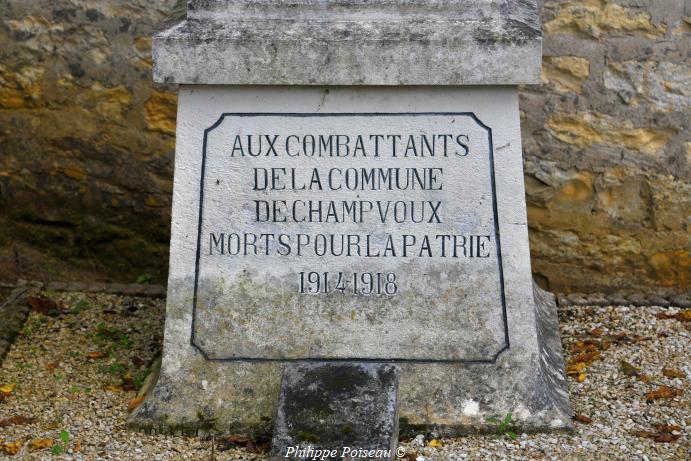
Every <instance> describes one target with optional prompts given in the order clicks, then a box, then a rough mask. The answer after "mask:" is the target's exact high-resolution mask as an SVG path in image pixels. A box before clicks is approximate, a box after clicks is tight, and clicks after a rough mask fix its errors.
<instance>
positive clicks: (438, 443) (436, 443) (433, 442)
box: [427, 439, 443, 448]
mask: <svg viewBox="0 0 691 461" xmlns="http://www.w3.org/2000/svg"><path fill="white" fill-rule="evenodd" d="M427 445H428V446H430V447H432V448H439V447H441V446H442V445H443V443H441V440H439V439H432V440H430V441H429V442H427Z"/></svg>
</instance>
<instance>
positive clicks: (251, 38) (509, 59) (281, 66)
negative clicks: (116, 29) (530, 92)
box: [153, 0, 541, 85]
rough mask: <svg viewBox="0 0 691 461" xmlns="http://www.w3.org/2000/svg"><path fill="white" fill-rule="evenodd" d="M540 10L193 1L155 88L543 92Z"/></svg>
mask: <svg viewBox="0 0 691 461" xmlns="http://www.w3.org/2000/svg"><path fill="white" fill-rule="evenodd" d="M540 57H541V32H540V24H539V19H538V15H537V7H536V3H535V2H534V1H526V0H481V1H478V0H425V1H420V0H407V1H395V0H376V1H365V0H342V1H328V2H323V1H318V0H300V1H297V2H283V1H275V0H269V1H261V2H236V1H231V0H225V1H212V2H209V1H205V0H200V1H191V2H190V4H189V11H188V19H187V20H186V21H184V22H182V23H180V24H178V25H176V26H174V27H172V28H170V29H168V30H166V31H164V32H161V33H159V34H157V35H156V36H155V37H154V54H153V58H154V79H155V80H156V81H158V82H165V83H184V84H235V85H244V84H256V85H510V84H518V83H536V82H537V81H538V80H539V75H540Z"/></svg>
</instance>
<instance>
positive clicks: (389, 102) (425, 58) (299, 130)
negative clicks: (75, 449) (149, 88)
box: [129, 0, 571, 435]
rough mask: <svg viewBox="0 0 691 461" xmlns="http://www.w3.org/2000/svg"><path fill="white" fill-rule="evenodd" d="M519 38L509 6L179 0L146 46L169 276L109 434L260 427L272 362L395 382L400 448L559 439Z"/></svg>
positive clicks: (552, 327) (267, 416) (531, 16)
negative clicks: (151, 338) (505, 427)
mask: <svg viewBox="0 0 691 461" xmlns="http://www.w3.org/2000/svg"><path fill="white" fill-rule="evenodd" d="M540 44H541V35H540V28H539V21H538V18H537V11H536V8H535V5H534V2H530V1H528V2H526V1H511V0H505V1H495V0H482V1H479V0H478V1H463V0H448V1H423V2H418V1H416V2H412V1H410V2H408V1H403V2H401V1H395V2H394V1H388V0H378V1H374V2H365V1H356V0H350V1H327V2H323V1H319V2H317V1H308V0H303V1H298V2H284V1H260V2H237V1H222V0H214V1H211V0H198V1H194V0H193V1H191V2H190V4H189V10H188V19H187V20H186V21H184V22H183V23H181V24H179V25H176V26H174V27H172V28H171V29H169V30H167V31H164V32H162V33H161V34H159V35H157V36H156V37H155V38H154V75H155V78H156V79H157V80H158V81H165V82H169V83H178V84H180V95H179V111H178V125H177V146H176V162H175V184H174V198H173V217H172V220H173V222H172V236H171V257H170V276H169V283H168V308H167V314H166V315H167V317H166V330H165V339H164V351H163V362H162V369H161V374H160V378H159V381H158V383H157V385H156V387H155V389H154V390H153V391H152V392H151V393H150V395H148V396H147V399H146V400H145V402H144V403H143V404H142V405H141V406H140V407H139V408H138V409H137V410H136V411H135V412H134V413H133V414H132V416H131V418H130V422H129V423H130V426H131V427H133V428H138V429H143V430H153V431H170V430H173V431H183V432H199V431H215V432H220V433H241V432H245V433H255V432H263V431H266V430H267V429H269V428H270V427H271V426H272V424H273V421H274V419H275V415H276V411H277V405H278V396H279V387H280V380H281V375H282V373H283V369H284V367H285V366H286V365H287V364H297V365H299V364H300V363H302V362H310V361H321V362H327V363H328V362H334V363H342V362H350V361H362V362H368V361H370V362H377V363H391V364H395V365H397V366H398V367H399V368H400V384H399V388H398V401H399V413H400V427H401V431H402V432H403V433H405V432H413V431H419V430H428V429H432V428H434V429H435V430H437V431H439V432H440V433H441V434H447V435H451V434H460V433H467V432H476V431H486V430H491V429H492V427H493V426H492V425H491V424H489V423H488V422H487V419H488V418H490V417H503V416H504V415H505V414H506V413H508V412H511V413H512V414H513V420H514V421H515V423H516V425H517V427H518V429H519V430H554V429H564V428H569V427H571V416H570V408H569V403H568V397H567V394H566V383H565V381H564V379H563V361H562V358H561V346H560V342H559V336H558V324H557V318H556V308H555V304H554V301H553V299H552V297H551V295H548V294H546V293H544V292H542V291H540V290H539V289H536V288H534V287H533V282H532V278H531V270H530V253H529V248H528V228H527V222H526V209H525V199H524V196H525V195H524V186H523V170H522V158H521V135H520V125H519V111H518V96H517V92H516V85H517V84H522V83H537V82H539V75H540V59H541V56H540ZM260 142H261V145H260V144H259V143H260ZM315 171H316V173H315ZM349 172H350V173H349ZM348 174H350V179H349V177H348V176H347V175H348ZM391 174H398V175H401V177H405V178H406V179H407V180H408V181H410V182H409V183H408V187H405V188H402V187H400V186H401V185H400V184H398V185H396V184H393V185H392V183H391V182H390V179H391V178H390V176H388V175H391ZM315 175H316V176H317V178H316V179H315ZM349 181H350V182H349ZM353 181H359V183H357V184H356V183H354V182H353ZM399 202H400V203H401V204H400V205H398V203H399ZM318 203H321V205H318ZM344 203H345V205H344ZM320 206H323V208H322V209H321V211H319V210H318V209H317V208H318V207H320ZM310 207H311V208H310ZM330 207H333V209H332V208H330ZM397 207H398V208H397ZM387 210H388V211H387ZM281 236H284V237H281ZM350 236H352V237H350ZM334 241H335V242H341V243H340V244H335V243H334ZM343 242H345V243H343ZM339 245H340V247H339ZM343 245H345V246H343Z"/></svg>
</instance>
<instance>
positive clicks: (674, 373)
mask: <svg viewBox="0 0 691 461" xmlns="http://www.w3.org/2000/svg"><path fill="white" fill-rule="evenodd" d="M662 374H663V375H665V376H667V377H668V378H686V373H684V372H683V371H681V370H677V369H676V368H663V369H662Z"/></svg>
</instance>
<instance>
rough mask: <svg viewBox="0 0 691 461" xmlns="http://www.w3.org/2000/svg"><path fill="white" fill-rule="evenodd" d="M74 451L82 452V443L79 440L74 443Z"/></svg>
mask: <svg viewBox="0 0 691 461" xmlns="http://www.w3.org/2000/svg"><path fill="white" fill-rule="evenodd" d="M72 450H74V451H76V452H80V451H82V441H81V440H77V441H76V442H74V447H73V448H72Z"/></svg>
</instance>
